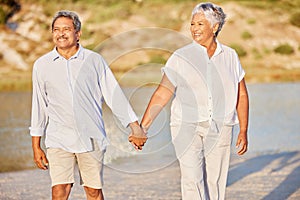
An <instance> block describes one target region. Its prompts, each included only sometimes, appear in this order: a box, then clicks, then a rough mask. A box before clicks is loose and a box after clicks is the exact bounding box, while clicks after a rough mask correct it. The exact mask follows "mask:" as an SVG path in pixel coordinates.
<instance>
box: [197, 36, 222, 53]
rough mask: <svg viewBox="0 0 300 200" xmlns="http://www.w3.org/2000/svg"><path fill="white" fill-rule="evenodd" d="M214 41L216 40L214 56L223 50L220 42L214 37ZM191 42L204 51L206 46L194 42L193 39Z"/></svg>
mask: <svg viewBox="0 0 300 200" xmlns="http://www.w3.org/2000/svg"><path fill="white" fill-rule="evenodd" d="M216 42H217V48H216V50H215V53H214V55H213V56H216V55H218V54H220V53H222V52H223V48H222V44H221V43H220V42H219V40H218V39H216ZM193 44H194V45H196V46H197V47H199V48H200V49H202V50H203V51H205V52H206V48H205V47H204V46H202V45H200V44H199V43H198V42H196V41H195V40H193ZM213 56H212V57H213Z"/></svg>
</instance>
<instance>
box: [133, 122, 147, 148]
mask: <svg viewBox="0 0 300 200" xmlns="http://www.w3.org/2000/svg"><path fill="white" fill-rule="evenodd" d="M130 128H131V133H130V135H129V137H128V141H129V142H130V143H131V144H132V146H133V147H134V148H135V149H136V150H142V149H143V146H144V144H145V143H146V141H147V139H148V137H147V135H146V132H145V131H144V130H143V129H142V128H141V127H140V126H139V125H138V124H137V123H135V124H133V125H130Z"/></svg>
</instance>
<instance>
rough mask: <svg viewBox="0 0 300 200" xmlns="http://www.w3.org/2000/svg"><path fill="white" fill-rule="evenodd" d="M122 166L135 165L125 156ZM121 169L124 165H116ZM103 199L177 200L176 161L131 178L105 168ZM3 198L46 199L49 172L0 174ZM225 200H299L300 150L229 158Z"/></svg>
mask: <svg viewBox="0 0 300 200" xmlns="http://www.w3.org/2000/svg"><path fill="white" fill-rule="evenodd" d="M127 161H128V162H127V163H123V165H127V166H126V167H129V168H130V167H132V168H134V167H135V165H136V164H137V163H135V162H131V161H133V160H131V158H128V160H127ZM120 165H122V163H121V164H120ZM76 181H77V183H76V184H75V185H74V187H73V189H72V192H71V196H70V199H73V200H81V199H85V194H84V191H83V189H82V187H81V186H80V185H79V184H78V182H79V180H78V177H77V179H76ZM104 181H105V186H104V189H103V191H104V195H105V198H106V199H111V200H120V199H125V200H127V199H141V200H150V199H161V200H180V199H181V196H180V173H179V166H178V163H177V162H176V161H175V162H174V163H172V164H171V165H170V166H167V167H165V168H163V169H160V170H157V171H153V172H149V173H143V174H130V173H125V172H120V171H117V170H114V169H112V168H109V167H107V166H106V167H105V171H104ZM0 199H1V200H9V199H15V200H32V199H38V200H39V199H41V200H42V199H50V180H49V176H48V172H47V171H42V170H38V169H33V170H25V171H18V172H7V173H0ZM226 199H229V200H244V199H245V200H258V199H263V200H285V199H288V200H298V199H300V151H294V152H282V153H269V154H260V155H255V154H253V153H252V154H248V155H246V156H243V157H238V156H235V155H232V157H231V165H230V171H229V177H228V183H227V194H226Z"/></svg>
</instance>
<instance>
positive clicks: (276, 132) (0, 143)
mask: <svg viewBox="0 0 300 200" xmlns="http://www.w3.org/2000/svg"><path fill="white" fill-rule="evenodd" d="M154 89H155V88H149V87H144V88H139V89H136V88H126V89H125V92H126V94H127V96H128V98H129V99H130V102H131V103H132V105H133V107H134V110H135V111H136V113H137V114H138V116H139V118H140V117H141V116H142V114H143V112H144V110H145V107H146V105H147V103H148V100H149V98H150V96H151V95H152V92H153V91H154ZM248 90H249V97H250V124H249V143H250V144H249V152H250V153H263V152H286V151H295V150H300V133H299V128H300V124H299V119H298V118H299V113H300V83H286V84H253V85H249V86H248ZM30 101H31V93H30V92H3V93H0V102H1V104H0V172H1V171H14V170H22V169H26V168H31V167H33V166H34V165H33V161H32V151H31V137H30V135H29V131H28V127H29V125H30V109H31V102H30ZM168 111H169V106H167V108H166V109H164V110H163V112H162V113H161V114H160V115H159V118H158V119H156V120H155V122H154V125H153V127H152V128H151V129H150V131H149V134H150V135H149V140H148V141H147V144H146V146H145V149H144V151H142V152H136V151H135V150H133V148H132V147H131V145H130V144H129V143H128V142H127V134H128V133H129V129H124V128H122V127H121V126H120V124H119V123H118V120H116V119H115V118H114V117H113V116H112V115H111V112H110V110H109V109H108V108H107V107H105V109H104V116H105V118H104V119H105V124H106V130H107V134H108V138H109V140H110V142H111V145H110V146H109V147H108V149H107V152H106V156H105V163H106V165H108V166H109V167H112V168H115V169H117V170H121V171H124V170H126V169H125V168H124V166H125V165H124V162H126V157H128V156H134V161H135V162H136V163H140V164H141V165H137V168H136V169H131V172H135V171H136V172H138V171H139V172H140V171H152V170H155V169H157V168H161V167H164V166H167V165H170V164H172V163H173V162H174V161H175V160H176V158H175V156H174V150H173V146H172V144H171V142H170V133H169V128H168V124H169V119H168V118H169V112H168ZM236 132H237V129H235V135H236ZM234 143H235V140H233V145H234ZM120 163H123V164H122V165H119V164H120ZM120 166H122V168H120ZM138 166H141V167H140V168H139V167H138ZM145 166H147V167H145Z"/></svg>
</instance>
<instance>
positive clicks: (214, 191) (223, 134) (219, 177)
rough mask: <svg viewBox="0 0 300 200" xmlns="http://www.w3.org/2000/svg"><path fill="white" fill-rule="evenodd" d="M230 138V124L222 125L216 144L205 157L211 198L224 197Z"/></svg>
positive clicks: (218, 199) (222, 199) (217, 199)
mask: <svg viewBox="0 0 300 200" xmlns="http://www.w3.org/2000/svg"><path fill="white" fill-rule="evenodd" d="M208 134H209V133H208ZM231 140H232V126H223V127H222V129H221V130H220V136H219V138H218V140H217V143H216V145H215V146H214V147H213V149H212V150H211V151H209V153H208V155H206V157H205V163H206V175H207V187H208V192H209V197H210V199H211V200H224V199H225V189H226V182H227V175H228V168H229V159H230V146H231Z"/></svg>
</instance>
